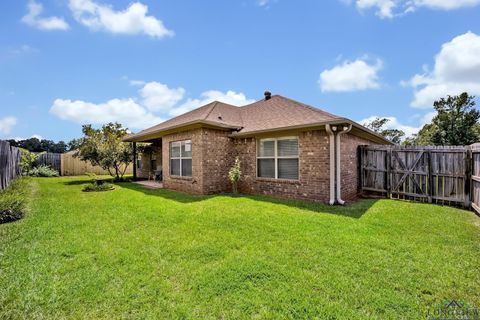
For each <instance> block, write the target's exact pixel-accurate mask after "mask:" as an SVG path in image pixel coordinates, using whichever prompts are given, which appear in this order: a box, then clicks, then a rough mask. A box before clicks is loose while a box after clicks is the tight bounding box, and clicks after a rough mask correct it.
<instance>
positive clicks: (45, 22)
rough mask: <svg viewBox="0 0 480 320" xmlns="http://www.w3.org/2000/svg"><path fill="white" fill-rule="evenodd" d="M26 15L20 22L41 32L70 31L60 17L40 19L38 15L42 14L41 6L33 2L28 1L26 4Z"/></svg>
mask: <svg viewBox="0 0 480 320" xmlns="http://www.w3.org/2000/svg"><path fill="white" fill-rule="evenodd" d="M27 8H28V13H27V14H26V15H25V16H23V18H22V22H23V23H25V24H27V25H29V26H31V27H35V28H38V29H41V30H63V31H65V30H68V29H70V27H69V25H68V23H66V22H65V20H64V19H63V18H61V17H55V16H52V17H48V18H42V17H40V15H41V14H42V12H43V5H42V4H41V3H37V2H35V1H34V0H30V1H29V2H28V4H27Z"/></svg>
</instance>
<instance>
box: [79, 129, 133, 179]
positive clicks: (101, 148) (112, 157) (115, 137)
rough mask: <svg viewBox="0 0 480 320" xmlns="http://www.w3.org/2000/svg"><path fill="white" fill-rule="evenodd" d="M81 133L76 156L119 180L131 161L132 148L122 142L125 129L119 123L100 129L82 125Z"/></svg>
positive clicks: (125, 132)
mask: <svg viewBox="0 0 480 320" xmlns="http://www.w3.org/2000/svg"><path fill="white" fill-rule="evenodd" d="M82 132H83V134H84V137H83V139H82V142H81V143H80V144H79V148H78V149H79V152H78V153H77V156H79V157H80V159H82V160H84V161H89V162H90V163H91V164H92V165H94V166H99V167H101V168H103V169H104V170H107V171H108V172H109V173H110V175H111V176H112V177H115V179H117V180H118V179H121V178H122V177H123V175H124V174H125V171H126V169H127V166H128V165H129V164H130V163H131V162H132V159H133V149H132V146H131V145H130V143H125V142H122V138H123V137H124V136H125V135H126V134H127V129H125V128H123V127H122V125H121V124H119V123H108V124H105V125H103V126H102V128H101V129H94V128H93V127H92V126H91V125H84V126H83V127H82Z"/></svg>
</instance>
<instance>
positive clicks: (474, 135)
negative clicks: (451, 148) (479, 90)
mask: <svg viewBox="0 0 480 320" xmlns="http://www.w3.org/2000/svg"><path fill="white" fill-rule="evenodd" d="M474 99H475V97H474V96H470V95H469V94H468V93H466V92H464V93H462V94H460V95H458V96H447V98H446V99H445V98H441V99H440V100H438V101H435V102H434V103H433V106H434V108H435V110H436V111H437V115H436V116H435V117H434V118H433V120H432V125H433V126H434V128H432V129H433V132H432V135H431V142H432V143H433V144H434V145H468V144H472V143H474V142H476V141H477V140H478V138H479V137H478V132H477V130H476V125H477V123H478V120H479V119H480V112H479V111H478V110H477V109H476V108H475V100H474Z"/></svg>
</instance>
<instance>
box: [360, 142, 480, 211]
mask: <svg viewBox="0 0 480 320" xmlns="http://www.w3.org/2000/svg"><path fill="white" fill-rule="evenodd" d="M469 152H470V147H469V146H460V147H456V146H455V147H443V146H441V147H430V146H429V147H399V146H362V147H361V154H362V155H363V157H361V162H362V163H360V168H361V176H362V180H361V189H362V190H363V191H369V192H372V191H373V192H381V193H383V194H386V195H387V196H388V197H393V198H400V199H409V200H416V201H422V202H425V201H428V202H430V203H432V202H433V203H441V204H453V205H457V206H465V207H468V206H470V190H469V186H470V170H471V169H470V165H469V159H470V153H469ZM477 152H478V154H479V155H478V156H476V159H478V160H477V162H478V164H477V165H478V167H479V168H477V169H476V170H477V173H478V177H479V180H480V145H479V147H478V151H477ZM378 175H381V177H382V178H381V179H378V178H377V176H378ZM473 176H476V175H475V174H473V175H472V179H474V177H473ZM474 181H475V185H476V186H477V187H478V188H480V182H476V180H474ZM472 183H473V182H472ZM478 195H479V198H480V190H479V192H478ZM478 201H480V199H478ZM476 204H477V205H478V206H480V202H476Z"/></svg>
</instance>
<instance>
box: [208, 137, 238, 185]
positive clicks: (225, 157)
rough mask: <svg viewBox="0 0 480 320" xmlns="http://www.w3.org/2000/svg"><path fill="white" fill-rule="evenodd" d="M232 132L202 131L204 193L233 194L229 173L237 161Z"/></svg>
mask: <svg viewBox="0 0 480 320" xmlns="http://www.w3.org/2000/svg"><path fill="white" fill-rule="evenodd" d="M229 134H230V132H228V131H221V130H214V129H205V128H204V129H202V140H203V193H206V194H212V193H221V192H231V190H232V187H231V184H230V180H229V179H228V171H229V170H230V168H231V167H232V166H233V163H234V161H235V153H234V150H233V146H234V145H233V139H232V138H229V137H228V135H229Z"/></svg>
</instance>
